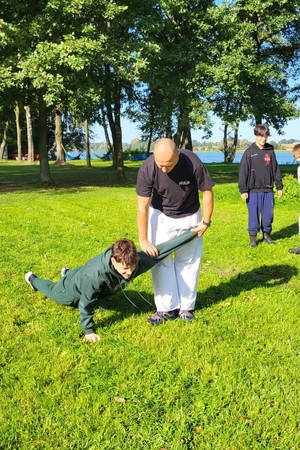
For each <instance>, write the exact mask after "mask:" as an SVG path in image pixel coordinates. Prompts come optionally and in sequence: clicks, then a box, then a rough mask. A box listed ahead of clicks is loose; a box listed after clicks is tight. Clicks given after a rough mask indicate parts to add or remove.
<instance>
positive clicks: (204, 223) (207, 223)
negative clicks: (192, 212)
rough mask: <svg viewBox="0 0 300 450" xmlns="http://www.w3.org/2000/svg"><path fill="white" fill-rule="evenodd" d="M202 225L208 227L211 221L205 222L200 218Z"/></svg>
mask: <svg viewBox="0 0 300 450" xmlns="http://www.w3.org/2000/svg"><path fill="white" fill-rule="evenodd" d="M202 223H203V225H205V226H206V227H210V226H211V221H210V222H205V221H204V220H202Z"/></svg>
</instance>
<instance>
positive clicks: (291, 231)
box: [272, 222, 299, 240]
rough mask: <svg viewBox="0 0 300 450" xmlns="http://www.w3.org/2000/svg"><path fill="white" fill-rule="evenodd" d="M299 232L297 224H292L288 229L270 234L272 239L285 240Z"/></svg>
mask: <svg viewBox="0 0 300 450" xmlns="http://www.w3.org/2000/svg"><path fill="white" fill-rule="evenodd" d="M298 232H299V226H298V222H297V223H292V225H289V226H288V227H285V228H282V229H281V230H279V231H276V233H272V238H273V239H275V240H276V239H285V238H289V237H292V236H294V235H295V234H298Z"/></svg>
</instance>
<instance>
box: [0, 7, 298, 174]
mask: <svg viewBox="0 0 300 450" xmlns="http://www.w3.org/2000/svg"><path fill="white" fill-rule="evenodd" d="M299 42H300V40H299V1H298V0H297V1H296V2H295V1H293V0H284V1H280V2H278V1H275V0H267V1H260V0H247V1H245V0H237V1H225V2H224V3H222V4H215V3H214V1H213V0H205V1H203V0H194V1H193V2H191V1H190V0H159V1H155V0H144V1H143V2H140V1H139V0H125V1H119V0H109V1H107V0H97V1H96V0H70V1H68V2H61V1H59V0H35V1H33V0H24V1H23V2H21V3H18V2H15V1H13V0H5V1H4V0H0V62H1V71H0V100H1V101H0V126H1V129H4V128H5V127H6V128H7V126H8V123H9V124H10V125H9V128H10V129H11V132H10V136H11V141H14V140H15V141H16V136H15V137H13V136H14V134H15V131H14V130H15V128H16V125H15V124H14V115H15V107H16V104H17V105H18V106H19V107H20V109H19V111H20V116H21V119H20V120H21V123H23V125H22V127H23V128H24V129H25V124H24V123H25V119H24V107H26V108H27V111H28V108H30V111H31V117H32V120H33V121H34V120H38V123H39V126H33V141H34V142H35V149H36V151H38V152H39V153H40V155H41V171H42V172H41V175H42V178H44V179H47V178H50V172H49V171H48V168H47V150H48V149H49V133H48V131H49V124H51V122H52V123H54V119H55V111H58V110H59V111H65V112H67V113H68V115H69V117H72V118H73V120H74V126H75V125H76V124H77V123H83V122H84V121H87V123H90V124H93V123H95V122H98V123H99V124H100V125H102V126H104V127H106V129H107V130H109V131H110V139H111V146H112V149H113V164H114V167H115V169H116V170H117V171H118V172H119V173H120V175H122V173H123V158H122V117H123V116H127V117H129V118H130V119H131V120H133V121H137V122H138V123H139V124H140V127H141V131H142V134H143V136H144V138H145V140H146V139H147V140H150V141H151V140H152V139H155V138H157V137H162V136H169V137H172V138H174V140H175V141H176V143H177V144H178V145H181V146H185V147H187V148H190V149H192V135H191V130H192V129H196V128H199V129H202V130H203V133H204V134H206V136H209V135H210V129H211V119H210V115H211V114H215V115H217V116H218V117H219V118H220V119H221V121H222V123H223V125H224V127H225V126H226V127H228V126H229V127H231V128H232V129H233V130H237V129H238V126H239V123H240V122H241V121H244V120H251V121H252V123H253V124H256V123H259V122H264V123H267V124H269V125H272V126H273V127H275V129H276V130H278V131H279V132H280V130H281V129H282V127H283V126H284V125H285V124H286V122H287V120H289V119H291V118H294V117H296V116H297V115H299V111H298V109H297V107H296V101H297V99H298V98H299V77H297V73H298V72H297V69H299V45H300V44H299ZM63 117H64V116H63ZM63 120H64V119H63ZM33 125H34V124H33ZM22 127H21V128H22ZM27 129H28V127H27ZM108 139H109V136H108ZM43 161H44V163H43Z"/></svg>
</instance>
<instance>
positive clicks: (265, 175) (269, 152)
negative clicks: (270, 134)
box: [238, 143, 283, 194]
mask: <svg viewBox="0 0 300 450" xmlns="http://www.w3.org/2000/svg"><path fill="white" fill-rule="evenodd" d="M274 183H275V186H276V188H277V190H281V189H282V188H283V184H282V180H281V173H280V169H279V166H278V164H277V160H276V155H275V152H274V147H273V146H272V145H270V144H268V143H267V144H265V146H264V148H263V149H260V148H259V147H258V146H257V145H256V144H255V143H253V144H252V145H250V147H249V148H247V150H245V152H244V154H243V156H242V159H241V162H240V167H239V181H238V186H239V191H240V193H241V194H244V193H246V192H247V193H248V192H250V191H251V192H272V191H273V187H274Z"/></svg>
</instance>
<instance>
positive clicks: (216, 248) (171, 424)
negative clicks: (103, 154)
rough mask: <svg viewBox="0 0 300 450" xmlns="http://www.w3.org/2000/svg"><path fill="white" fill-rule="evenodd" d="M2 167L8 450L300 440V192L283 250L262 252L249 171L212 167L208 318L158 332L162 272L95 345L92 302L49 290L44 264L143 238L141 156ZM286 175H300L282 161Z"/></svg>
mask: <svg viewBox="0 0 300 450" xmlns="http://www.w3.org/2000/svg"><path fill="white" fill-rule="evenodd" d="M126 166H127V168H126V178H125V180H124V181H123V182H120V181H117V180H116V177H115V174H114V172H113V171H112V169H111V168H110V163H107V162H95V163H94V162H93V168H92V169H86V168H85V167H84V162H75V163H74V162H73V164H72V165H70V166H69V167H68V168H56V167H54V166H51V173H52V175H53V178H54V179H55V181H56V183H57V184H56V187H55V188H53V189H44V188H41V187H39V184H38V178H39V166H38V165H37V164H34V165H28V164H27V163H17V162H15V161H13V162H4V163H1V164H0V189H1V193H0V205H1V208H0V241H1V245H0V248H1V252H0V261H1V271H0V291H1V297H0V302H1V333H0V339H1V351H0V387H1V389H0V404H1V408H0V449H1V450H56V449H59V450H163V449H165V450H194V449H199V450H202V449H205V450H208V449H211V450H249V449H253V450H258V449H259V450H260V449H272V450H273V449H274V450H275V449H276V450H279V449H280V450H288V449H289V450H291V449H299V448H300V411H299V403H298V402H299V398H300V373H299V367H300V298H299V270H300V256H299V255H292V254H290V253H289V252H288V249H289V248H290V247H295V246H299V245H300V236H299V235H298V234H297V233H298V216H299V199H298V202H297V201H295V200H294V201H288V199H286V198H284V197H283V198H282V199H280V200H276V205H275V219H274V227H273V233H272V237H273V238H274V239H275V240H276V241H277V243H276V245H273V246H272V245H268V244H265V243H260V244H259V246H258V247H257V248H256V249H250V248H249V246H248V235H247V230H246V228H247V211H246V207H245V204H244V203H243V202H242V201H241V199H240V196H239V193H238V189H237V172H238V166H237V165H231V166H227V165H224V164H212V165H207V166H208V168H209V170H210V172H211V174H212V175H213V177H214V179H215V181H216V187H215V190H214V191H215V211H214V215H213V224H212V226H211V228H210V229H208V231H207V233H206V234H205V238H204V254H203V260H202V270H201V277H200V280H199V286H198V297H197V305H196V310H195V315H196V317H197V320H196V321H194V322H193V323H184V322H182V321H179V320H176V321H174V322H167V323H165V324H164V325H162V326H159V327H151V326H150V325H148V324H147V322H146V319H147V317H148V316H149V315H151V314H152V312H153V311H154V306H153V308H151V307H150V306H149V305H148V304H147V303H145V302H144V301H143V300H142V299H140V297H139V295H138V293H137V292H136V290H135V288H136V289H138V290H139V291H140V292H141V293H142V294H143V295H144V296H145V297H146V298H147V299H148V300H149V301H150V302H152V303H153V291H152V283H151V275H150V273H146V274H144V275H142V276H141V277H140V278H138V279H137V280H136V281H135V282H134V285H129V286H128V288H127V289H126V293H127V295H128V296H129V297H130V299H132V301H133V302H134V303H135V304H136V305H138V308H139V309H138V310H136V309H135V308H134V307H133V306H132V305H131V304H130V303H129V302H128V301H127V300H126V299H125V298H124V296H123V295H122V293H118V294H116V295H115V296H113V297H112V298H109V299H107V300H105V301H104V302H103V310H102V309H101V310H99V311H97V313H96V316H95V321H96V324H97V332H98V333H99V334H100V336H101V341H100V342H99V343H94V344H92V343H85V342H84V341H83V339H82V331H81V329H80V326H79V313H78V311H77V310H73V309H71V308H67V307H62V306H59V305H56V304H55V303H53V302H51V301H50V300H48V299H45V298H44V297H43V295H41V294H40V293H34V292H33V291H32V290H31V289H30V288H29V286H28V284H27V283H26V282H25V281H24V274H25V273H26V272H27V271H29V270H32V271H33V272H35V273H36V274H37V275H39V276H41V277H45V278H50V279H53V280H55V279H58V278H59V275H60V270H61V268H62V267H63V266H66V265H67V266H69V267H71V268H72V267H76V266H78V265H80V264H82V263H84V262H85V261H86V260H87V259H89V258H91V257H93V256H95V255H96V254H97V253H99V252H100V251H102V250H104V249H105V248H107V247H108V246H109V245H110V244H111V243H112V242H114V241H115V240H116V239H119V238H122V237H129V238H131V239H133V240H134V242H136V244H138V241H137V230H136V194H135V179H136V174H137V169H138V167H139V163H136V162H128V163H127V162H126ZM281 169H282V173H283V174H284V173H294V174H295V173H296V167H295V166H282V167H281Z"/></svg>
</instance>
